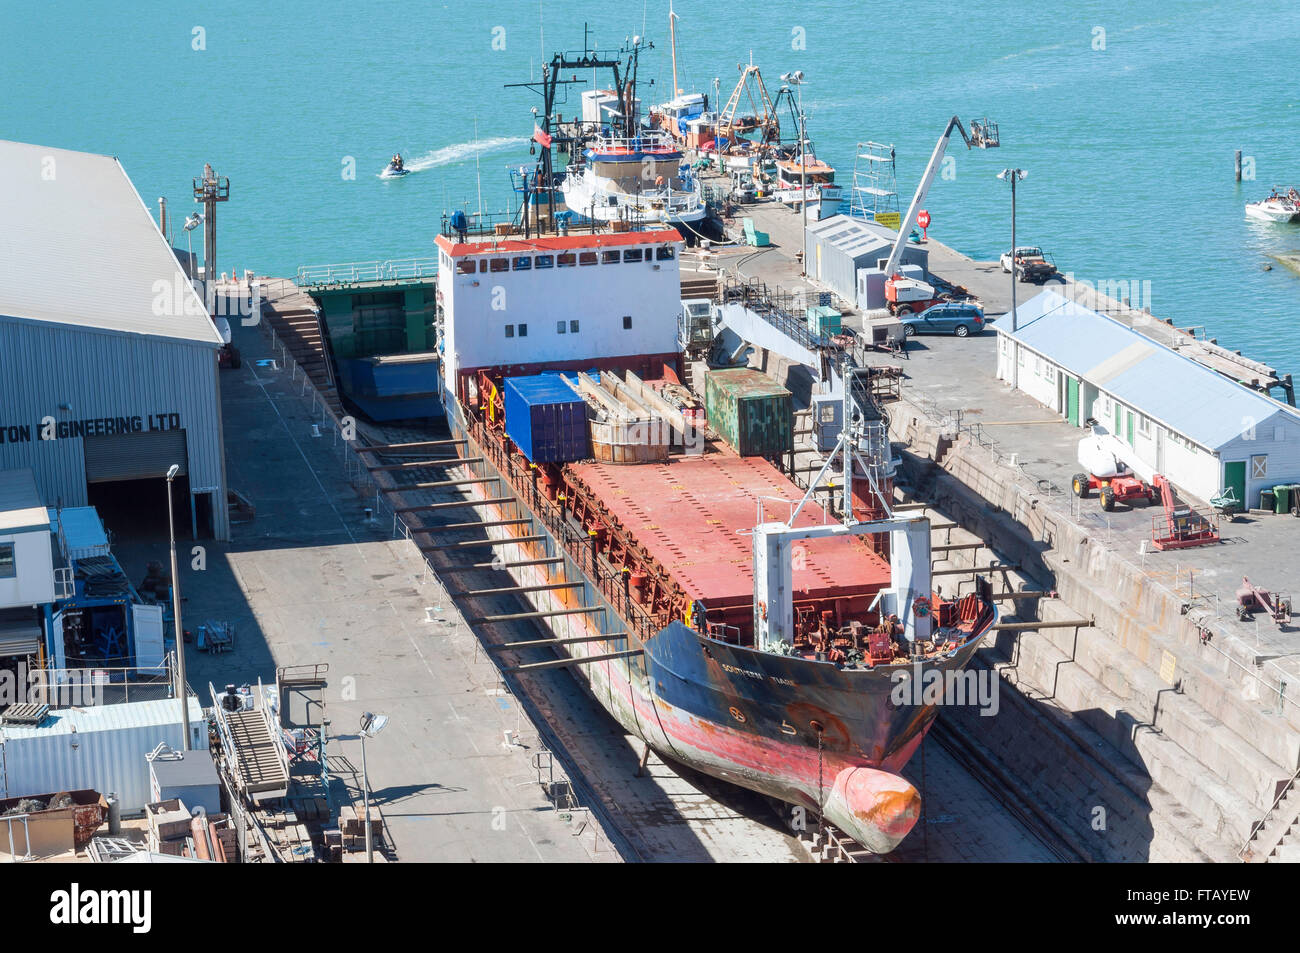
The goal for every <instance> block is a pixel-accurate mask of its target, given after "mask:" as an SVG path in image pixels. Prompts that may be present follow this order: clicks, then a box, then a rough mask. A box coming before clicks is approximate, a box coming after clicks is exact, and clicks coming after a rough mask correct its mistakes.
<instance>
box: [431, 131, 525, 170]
mask: <svg viewBox="0 0 1300 953" xmlns="http://www.w3.org/2000/svg"><path fill="white" fill-rule="evenodd" d="M527 141H528V139H527V138H526V137H524V136H496V137H494V138H492V139H480V140H479V141H478V142H458V143H456V144H455V145H451V146H443V147H442V148H441V149H434V150H433V151H432V152H426V153H425V154H424V155H422V156H419V157H417V158H414V159H407V160H406V169H407V171H409V172H427V171H428V170H429V169H436V168H439V167H440V166H444V165H454V164H455V163H457V162H463V161H465V160H466V159H472V158H474V155H475V153H478V154H480V155H482V154H485V153H488V152H500V151H501V150H502V149H508V148H510V147H511V146H517V145H520V144H522V143H525V142H527Z"/></svg>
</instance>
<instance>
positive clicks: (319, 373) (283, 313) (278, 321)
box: [262, 294, 343, 416]
mask: <svg viewBox="0 0 1300 953" xmlns="http://www.w3.org/2000/svg"><path fill="white" fill-rule="evenodd" d="M300 299H305V302H304V300H300ZM310 301H311V299H310V298H308V297H307V296H306V295H302V294H298V295H295V296H294V297H293V298H292V299H289V300H284V301H277V302H273V303H269V304H267V305H266V306H265V308H264V309H263V313H262V314H263V317H264V318H265V319H266V323H267V324H268V325H269V326H270V328H271V332H272V334H273V335H274V336H275V339H276V340H277V341H278V342H280V344H282V345H283V346H284V349H285V350H286V351H287V352H288V355H289V357H291V358H293V360H294V361H295V362H296V363H297V364H298V366H299V368H301V369H302V371H303V372H305V373H306V375H307V377H308V378H309V379H310V380H311V382H312V384H313V385H314V386H315V388H316V390H317V391H318V392H319V393H320V395H321V397H322V398H323V399H324V400H325V402H326V403H327V404H328V405H329V408H330V410H332V411H333V412H334V414H335V416H341V415H342V414H343V404H342V402H341V401H340V400H339V396H338V390H337V388H336V387H335V381H334V365H333V362H332V360H331V357H330V354H329V349H328V345H327V342H326V340H325V335H324V333H323V330H322V328H321V317H320V313H319V311H318V310H317V309H316V308H315V307H313V306H310Z"/></svg>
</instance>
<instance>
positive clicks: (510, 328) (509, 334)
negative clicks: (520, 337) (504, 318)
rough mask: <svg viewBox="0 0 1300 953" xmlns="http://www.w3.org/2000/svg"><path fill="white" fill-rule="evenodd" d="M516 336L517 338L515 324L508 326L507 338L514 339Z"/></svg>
mask: <svg viewBox="0 0 1300 953" xmlns="http://www.w3.org/2000/svg"><path fill="white" fill-rule="evenodd" d="M514 336H515V326H514V325H513V324H507V325H506V337H508V338H512V337H514Z"/></svg>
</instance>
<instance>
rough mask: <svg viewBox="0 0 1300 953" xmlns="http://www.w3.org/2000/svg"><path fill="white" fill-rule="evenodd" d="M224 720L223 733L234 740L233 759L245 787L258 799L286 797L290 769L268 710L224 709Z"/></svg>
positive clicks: (240, 783)
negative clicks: (269, 720)
mask: <svg viewBox="0 0 1300 953" xmlns="http://www.w3.org/2000/svg"><path fill="white" fill-rule="evenodd" d="M221 722H222V724H223V727H224V728H225V731H224V732H223V736H228V738H229V741H230V742H231V747H230V751H229V755H230V760H231V762H232V764H233V767H234V768H235V771H236V772H237V774H238V780H239V787H240V788H241V790H243V792H244V793H245V794H246V795H247V796H248V797H250V798H252V799H253V800H254V801H262V800H267V799H270V798H281V797H284V796H285V794H287V793H288V791H289V770H288V767H287V766H286V765H285V760H284V752H283V746H282V745H281V744H280V743H279V741H278V740H276V737H275V735H274V734H272V732H271V727H270V725H269V724H268V723H267V715H266V712H265V710H263V709H262V708H261V707H257V708H253V709H250V710H248V711H223V712H221ZM227 733H228V734H227ZM223 740H226V739H225V737H223Z"/></svg>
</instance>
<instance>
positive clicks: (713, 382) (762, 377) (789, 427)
mask: <svg viewBox="0 0 1300 953" xmlns="http://www.w3.org/2000/svg"><path fill="white" fill-rule="evenodd" d="M704 406H705V409H706V411H707V412H708V415H709V426H710V427H712V428H713V429H714V430H715V431H717V433H718V435H719V436H720V437H722V439H723V440H725V441H726V442H727V443H728V444H729V445H730V446H731V447H732V448H733V449H735V451H736V452H737V453H738V454H740V455H741V456H742V457H779V456H780V455H781V454H783V453H787V452H788V451H790V450H791V449H793V447H794V404H793V401H792V400H791V398H790V392H789V391H788V390H786V389H785V388H784V387H782V386H781V385H780V384H778V383H777V382H776V381H774V380H772V379H771V378H770V377H768V376H767V375H766V374H764V373H762V372H761V371H755V370H751V369H750V368H747V367H735V368H717V369H714V370H711V371H709V373H708V376H707V377H706V378H705V385H704Z"/></svg>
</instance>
